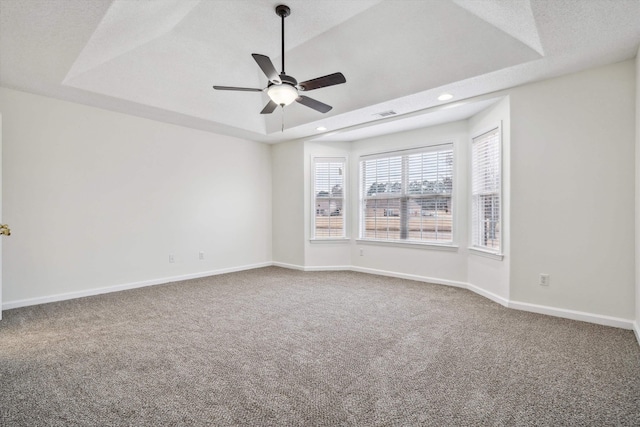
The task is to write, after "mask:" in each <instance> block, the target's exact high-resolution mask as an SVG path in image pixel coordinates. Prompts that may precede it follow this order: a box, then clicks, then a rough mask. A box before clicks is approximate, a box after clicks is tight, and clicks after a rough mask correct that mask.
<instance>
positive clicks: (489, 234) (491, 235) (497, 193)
mask: <svg viewBox="0 0 640 427" xmlns="http://www.w3.org/2000/svg"><path fill="white" fill-rule="evenodd" d="M500 145H501V144H500V128H499V127H496V128H494V129H492V130H490V131H489V132H486V133H483V134H481V135H478V136H477V137H475V138H473V139H472V142H471V244H472V246H473V247H476V248H479V249H483V250H488V251H491V252H496V253H499V252H500V251H501V240H502V239H501V233H502V230H501V218H502V197H501V196H502V195H501V188H502V165H501V163H502V162H501V155H500V148H501V147H500Z"/></svg>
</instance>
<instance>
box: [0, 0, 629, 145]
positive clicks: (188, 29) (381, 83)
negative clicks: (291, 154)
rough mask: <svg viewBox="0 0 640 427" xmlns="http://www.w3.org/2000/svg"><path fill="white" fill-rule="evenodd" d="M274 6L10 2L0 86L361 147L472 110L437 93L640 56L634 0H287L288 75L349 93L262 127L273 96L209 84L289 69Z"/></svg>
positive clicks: (256, 81) (4, 2)
mask: <svg viewBox="0 0 640 427" xmlns="http://www.w3.org/2000/svg"><path fill="white" fill-rule="evenodd" d="M279 3H280V2H278V1H269V0H252V1H238V0H216V1H211V0H138V1H132V0H114V1H111V0H0V85H2V86H5V87H11V88H16V89H20V90H25V91H29V92H34V93H39V94H43V95H48V96H53V97H56V98H60V99H66V100H70V101H75V102H81V103H84V104H88V105H94V106H98V107H102V108H107V109H111V110H115V111H121V112H124V113H128V114H135V115H139V116H143V117H148V118H152V119H155V120H161V121H166V122H170V123H176V124H180V125H184V126H189V127H194V128H198V129H204V130H208V131H213V132H218V133H223V134H228V135H233V136H238V137H243V138H249V139H253V140H257V141H264V142H278V141H283V140H290V139H297V138H308V137H313V136H315V135H317V134H319V131H317V130H316V128H317V127H318V126H321V125H322V126H324V127H326V128H327V131H326V135H325V137H324V138H325V139H327V140H352V139H354V138H356V137H361V136H362V135H367V136H372V135H375V134H379V133H387V132H390V131H394V130H397V129H399V128H402V126H407V127H416V126H419V125H420V123H424V124H429V123H432V122H434V121H442V120H446V117H447V116H450V117H451V118H455V117H463V116H465V115H468V114H470V113H469V112H472V111H475V110H477V108H478V106H476V107H472V106H469V105H467V104H464V105H465V107H464V108H463V109H462V110H459V111H457V112H456V111H455V110H456V109H455V108H449V109H442V108H433V107H438V106H441V105H442V104H443V102H440V101H438V100H437V96H438V95H439V94H441V93H442V92H450V93H452V94H454V95H455V98H454V99H453V100H452V101H449V102H450V103H456V104H452V105H458V104H460V105H462V104H463V103H460V102H459V101H460V100H464V99H468V98H471V97H475V96H478V95H483V94H487V93H491V92H494V91H497V90H501V89H505V88H508V87H512V86H515V85H519V84H523V83H526V82H531V81H535V80H540V79H544V78H548V77H552V76H556V75H561V74H565V73H569V72H574V71H578V70H580V69H584V68H588V67H593V66H597V65H603V64H607V63H611V62H615V61H621V60H624V59H628V58H631V57H633V56H634V54H635V52H636V51H637V48H638V44H639V43H640V24H638V23H639V22H640V0H617V1H611V0H582V1H578V0H509V1H504V0H415V1H413V0H403V1H399V0H343V1H339V0H315V1H313V2H312V1H308V0H288V1H286V4H287V5H289V6H290V7H291V10H292V13H291V16H289V17H288V18H286V64H285V67H286V71H287V74H289V75H292V76H294V77H295V78H297V79H298V81H304V80H308V79H311V78H314V77H318V76H322V75H326V74H330V73H334V72H338V71H340V72H342V73H343V74H344V75H345V76H346V79H347V83H345V84H343V85H338V86H333V87H327V88H322V89H318V90H315V91H313V92H309V93H307V94H306V95H308V96H311V97H313V98H315V99H318V100H319V101H322V102H324V103H327V104H330V105H332V106H333V107H334V108H333V110H331V111H330V112H329V113H327V114H321V113H318V112H316V111H314V110H312V109H309V108H307V107H304V106H302V105H299V104H295V103H294V104H293V105H291V106H288V107H285V108H284V109H283V110H282V109H279V108H278V109H277V110H276V111H275V112H274V113H273V114H271V115H260V114H259V112H260V110H261V109H262V107H263V106H264V105H265V104H266V102H267V101H268V98H267V97H266V94H265V93H258V92H229V91H214V90H213V89H212V87H211V86H212V85H214V84H216V85H223V86H243V87H255V88H263V87H265V86H266V84H267V79H266V77H265V76H264V74H262V72H261V71H260V69H259V68H258V66H257V64H256V63H255V62H254V60H253V59H252V58H251V53H261V54H264V55H268V56H269V57H270V58H271V59H272V61H273V63H274V65H275V66H276V68H277V69H278V71H280V68H281V67H280V62H281V58H280V18H279V17H278V16H277V15H276V14H275V12H274V8H275V6H276V5H277V4H279ZM480 105H484V104H480ZM387 110H393V111H395V112H396V113H397V115H395V116H394V117H393V118H392V119H381V118H380V116H379V115H378V114H377V113H380V112H382V111H387ZM432 111H433V112H434V114H436V116H433V117H432V118H426V117H427V116H425V119H424V121H422V122H421V121H420V119H419V117H420V116H422V115H424V114H428V113H430V112H432ZM403 119H405V120H406V122H405V123H404V124H403V122H402V120H403ZM283 125H284V131H282V127H283ZM365 129H366V130H365Z"/></svg>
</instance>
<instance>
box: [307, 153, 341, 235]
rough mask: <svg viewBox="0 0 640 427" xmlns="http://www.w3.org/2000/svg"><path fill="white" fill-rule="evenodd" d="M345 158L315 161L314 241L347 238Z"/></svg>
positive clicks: (319, 158) (323, 158)
mask: <svg viewBox="0 0 640 427" xmlns="http://www.w3.org/2000/svg"><path fill="white" fill-rule="evenodd" d="M345 165H346V159H345V158H325V157H316V158H314V159H313V169H314V173H313V193H314V214H313V229H312V234H313V235H312V238H314V239H336V238H344V237H345V236H346V233H345V221H344V218H345V206H346V204H345V203H344V200H345V194H344V188H345V181H344V177H345Z"/></svg>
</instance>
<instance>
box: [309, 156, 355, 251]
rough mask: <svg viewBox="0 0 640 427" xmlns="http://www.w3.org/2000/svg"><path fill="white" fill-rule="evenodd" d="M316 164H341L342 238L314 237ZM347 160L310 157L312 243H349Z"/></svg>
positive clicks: (332, 157) (344, 158)
mask: <svg viewBox="0 0 640 427" xmlns="http://www.w3.org/2000/svg"><path fill="white" fill-rule="evenodd" d="M318 163H342V236H335V237H334V236H326V237H325V236H317V235H316V231H317V230H316V165H317V164H318ZM348 165H349V159H348V157H347V156H311V175H310V178H311V179H310V181H311V182H310V184H311V193H310V195H311V203H310V214H311V215H310V217H311V218H310V219H311V221H310V236H309V240H310V241H311V242H313V243H331V242H341V241H349V240H350V238H349V231H348V230H349V227H348V213H349V212H350V210H349V202H348V187H349V173H348V172H349V169H348V167H349V166H348Z"/></svg>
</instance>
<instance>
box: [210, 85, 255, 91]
mask: <svg viewBox="0 0 640 427" xmlns="http://www.w3.org/2000/svg"><path fill="white" fill-rule="evenodd" d="M213 88H214V89H216V90H239V91H243V92H262V89H254V88H251V87H233V86H214V87H213Z"/></svg>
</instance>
